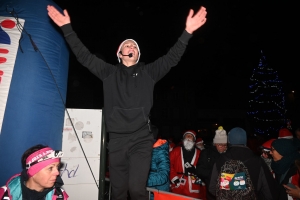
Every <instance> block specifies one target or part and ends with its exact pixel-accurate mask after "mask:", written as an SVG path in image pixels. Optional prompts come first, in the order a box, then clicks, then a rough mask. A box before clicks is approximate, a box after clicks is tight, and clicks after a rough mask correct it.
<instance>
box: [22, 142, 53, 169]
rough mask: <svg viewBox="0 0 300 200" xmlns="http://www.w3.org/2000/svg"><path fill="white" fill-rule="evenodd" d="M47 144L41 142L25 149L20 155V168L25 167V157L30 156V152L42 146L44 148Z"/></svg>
mask: <svg viewBox="0 0 300 200" xmlns="http://www.w3.org/2000/svg"><path fill="white" fill-rule="evenodd" d="M46 147H48V146H45V145H42V144H38V145H35V146H33V147H30V148H29V149H27V150H26V151H25V152H24V153H23V155H22V158H21V163H22V168H23V169H26V159H27V158H28V156H30V155H31V154H32V153H34V152H36V151H38V150H40V149H43V148H46Z"/></svg>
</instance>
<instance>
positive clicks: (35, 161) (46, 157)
mask: <svg viewBox="0 0 300 200" xmlns="http://www.w3.org/2000/svg"><path fill="white" fill-rule="evenodd" d="M62 156H63V152H62V151H54V150H53V149H51V148H50V147H46V148H43V149H40V150H38V151H36V152H34V153H32V154H31V155H30V156H28V158H27V159H26V169H27V174H28V176H29V177H32V176H33V175H35V174H36V173H38V172H39V171H40V170H41V169H43V168H45V167H46V166H48V165H50V164H52V163H54V162H59V161H60V159H59V158H60V157H62Z"/></svg>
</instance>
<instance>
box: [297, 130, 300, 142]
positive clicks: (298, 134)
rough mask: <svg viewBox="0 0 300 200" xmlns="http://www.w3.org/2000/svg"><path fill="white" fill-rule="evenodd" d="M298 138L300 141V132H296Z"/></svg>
mask: <svg viewBox="0 0 300 200" xmlns="http://www.w3.org/2000/svg"><path fill="white" fill-rule="evenodd" d="M296 137H297V138H298V139H299V140H300V131H296Z"/></svg>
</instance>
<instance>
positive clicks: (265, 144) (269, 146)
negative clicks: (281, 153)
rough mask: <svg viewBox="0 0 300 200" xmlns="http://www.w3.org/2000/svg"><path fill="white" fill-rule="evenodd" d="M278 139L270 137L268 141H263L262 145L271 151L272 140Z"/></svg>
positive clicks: (264, 148)
mask: <svg viewBox="0 0 300 200" xmlns="http://www.w3.org/2000/svg"><path fill="white" fill-rule="evenodd" d="M274 140H276V139H270V140H268V141H266V142H265V143H263V144H262V145H261V148H262V149H263V150H265V151H270V150H271V146H272V142H273V141H274Z"/></svg>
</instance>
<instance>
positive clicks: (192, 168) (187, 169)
mask: <svg viewBox="0 0 300 200" xmlns="http://www.w3.org/2000/svg"><path fill="white" fill-rule="evenodd" d="M189 164H190V163H189ZM184 174H185V175H186V176H188V175H189V174H194V175H196V168H195V166H194V165H192V164H190V166H187V165H185V172H184Z"/></svg>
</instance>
